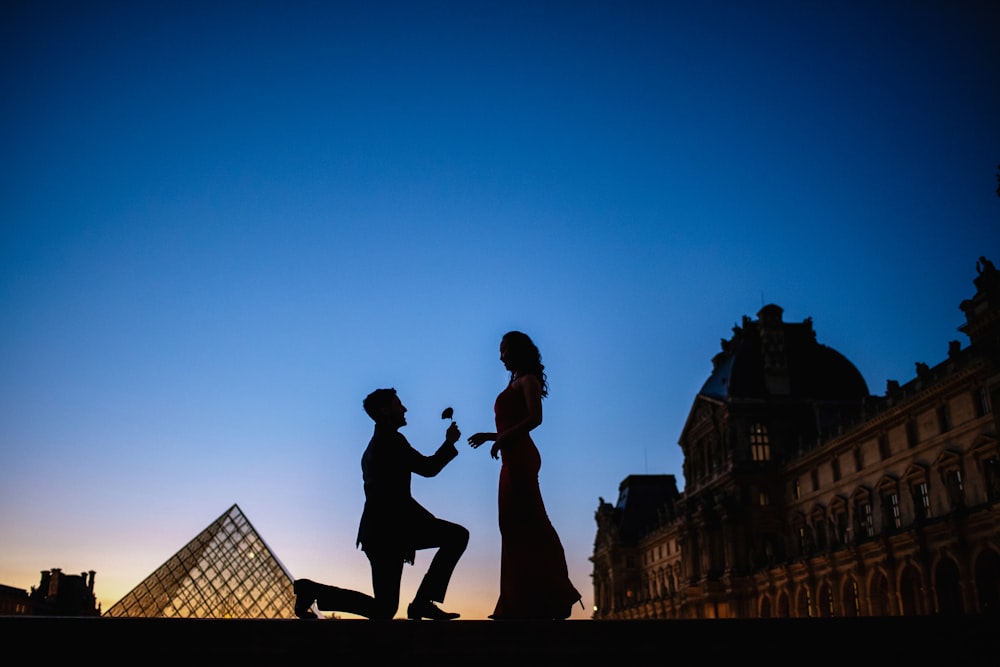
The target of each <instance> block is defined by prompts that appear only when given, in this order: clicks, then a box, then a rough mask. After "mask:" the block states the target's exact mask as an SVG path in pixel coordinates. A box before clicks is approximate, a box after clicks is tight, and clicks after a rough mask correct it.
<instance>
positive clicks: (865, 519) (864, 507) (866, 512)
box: [860, 502, 875, 537]
mask: <svg viewBox="0 0 1000 667" xmlns="http://www.w3.org/2000/svg"><path fill="white" fill-rule="evenodd" d="M860 520H861V530H862V533H863V534H864V536H865V537H874V536H875V522H874V521H873V520H872V504H871V503H869V502H864V503H862V504H861V519H860Z"/></svg>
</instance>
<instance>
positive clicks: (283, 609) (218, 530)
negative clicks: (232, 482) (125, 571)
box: [104, 505, 295, 618]
mask: <svg viewBox="0 0 1000 667" xmlns="http://www.w3.org/2000/svg"><path fill="white" fill-rule="evenodd" d="M292 581H293V580H292V576H291V575H290V574H289V573H288V570H286V569H285V566H284V565H282V564H281V562H280V561H279V560H278V559H277V558H276V557H275V555H274V553H272V552H271V550H270V549H269V548H268V546H267V545H266V544H265V543H264V540H262V539H261V538H260V535H258V534H257V531H255V530H254V528H253V526H251V525H250V522H249V521H247V518H246V517H245V516H244V515H243V512H242V511H240V508H239V507H238V506H236V505H233V506H232V507H230V508H229V509H228V510H227V511H226V512H225V513H223V514H222V516H220V517H219V518H218V519H216V520H215V521H213V522H212V524H211V525H209V526H208V527H207V528H205V530H203V531H201V533H199V534H198V536H197V537H195V538H194V539H193V540H191V541H190V542H189V543H188V544H186V545H185V546H184V547H183V548H182V549H181V550H180V551H178V552H177V553H176V554H174V555H173V556H172V557H171V558H170V559H169V560H167V562H165V563H164V564H163V565H161V566H160V567H159V568H157V569H156V571H155V572H153V573H152V574H151V575H149V576H148V577H146V578H145V579H144V580H143V581H142V582H141V583H140V584H139V585H138V586H136V587H135V588H134V589H132V590H131V591H130V592H129V593H127V594H126V595H125V596H124V597H123V598H122V599H121V600H119V601H118V602H116V603H115V604H114V605H112V606H111V608H110V609H108V610H107V611H106V612H105V613H104V615H105V616H131V617H145V618H156V617H172V618H295V614H294V607H295V593H294V591H293V590H292Z"/></svg>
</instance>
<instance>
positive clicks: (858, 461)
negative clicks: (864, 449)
mask: <svg viewBox="0 0 1000 667" xmlns="http://www.w3.org/2000/svg"><path fill="white" fill-rule="evenodd" d="M864 467H865V461H864V457H863V456H862V454H861V448H860V447H855V448H854V472H861V469H862V468H864Z"/></svg>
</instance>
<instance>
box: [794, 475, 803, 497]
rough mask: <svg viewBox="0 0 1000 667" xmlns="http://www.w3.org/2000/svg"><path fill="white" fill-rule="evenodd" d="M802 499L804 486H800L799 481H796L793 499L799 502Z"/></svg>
mask: <svg viewBox="0 0 1000 667" xmlns="http://www.w3.org/2000/svg"><path fill="white" fill-rule="evenodd" d="M801 497H802V485H801V484H799V480H798V479H796V480H795V481H794V482H792V498H794V499H795V500H798V499H799V498H801Z"/></svg>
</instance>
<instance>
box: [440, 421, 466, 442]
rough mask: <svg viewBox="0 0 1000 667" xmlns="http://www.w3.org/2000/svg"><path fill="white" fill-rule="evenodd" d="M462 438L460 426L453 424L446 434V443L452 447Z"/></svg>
mask: <svg viewBox="0 0 1000 667" xmlns="http://www.w3.org/2000/svg"><path fill="white" fill-rule="evenodd" d="M461 437H462V432H461V431H459V430H458V424H456V423H455V422H452V423H451V426H449V427H448V430H447V431H446V432H445V434H444V441H445V442H447V443H448V444H450V445H454V444H455V443H456V442H458V439H459V438H461Z"/></svg>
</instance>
